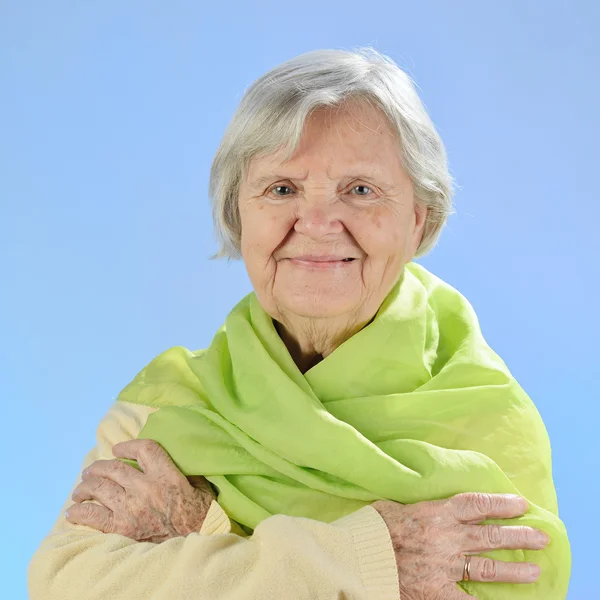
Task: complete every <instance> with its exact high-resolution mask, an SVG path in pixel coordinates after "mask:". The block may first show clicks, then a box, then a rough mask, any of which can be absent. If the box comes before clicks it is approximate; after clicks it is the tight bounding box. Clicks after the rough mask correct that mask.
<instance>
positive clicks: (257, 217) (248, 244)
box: [240, 207, 293, 259]
mask: <svg viewBox="0 0 600 600" xmlns="http://www.w3.org/2000/svg"><path fill="white" fill-rule="evenodd" d="M240 216H241V225H242V255H244V256H254V257H258V256H260V257H261V258H264V259H268V258H269V257H270V256H271V255H272V253H273V251H274V250H275V249H276V248H277V247H278V246H279V245H280V244H281V242H282V241H283V240H284V239H285V237H286V236H287V234H288V233H289V231H290V228H291V227H292V225H293V219H291V220H290V219H288V218H286V215H284V214H282V212H274V211H272V210H271V211H270V210H268V208H265V207H256V209H253V210H251V211H247V212H246V213H242V214H241V215H240Z"/></svg>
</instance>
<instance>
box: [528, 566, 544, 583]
mask: <svg viewBox="0 0 600 600" xmlns="http://www.w3.org/2000/svg"><path fill="white" fill-rule="evenodd" d="M541 572H542V570H541V569H540V567H539V566H538V565H529V578H530V579H531V583H533V582H534V581H537V580H538V577H539V576H540V573H541Z"/></svg>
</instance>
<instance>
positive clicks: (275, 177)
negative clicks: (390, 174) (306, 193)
mask: <svg viewBox="0 0 600 600" xmlns="http://www.w3.org/2000/svg"><path fill="white" fill-rule="evenodd" d="M282 179H288V180H290V181H294V180H296V181H304V180H305V179H306V177H291V176H290V175H283V174H281V175H279V174H277V173H272V174H268V175H263V176H262V177H258V178H257V179H252V180H251V181H250V182H249V183H248V186H249V187H250V189H251V190H257V189H259V188H262V187H263V186H264V185H266V184H267V183H269V182H273V181H280V180H282ZM342 179H375V180H377V181H379V180H381V179H382V175H381V174H380V173H377V172H373V173H349V174H347V175H344V176H343V177H342ZM379 185H380V187H382V188H385V187H392V186H391V184H389V183H379Z"/></svg>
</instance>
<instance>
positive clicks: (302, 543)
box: [28, 402, 400, 600]
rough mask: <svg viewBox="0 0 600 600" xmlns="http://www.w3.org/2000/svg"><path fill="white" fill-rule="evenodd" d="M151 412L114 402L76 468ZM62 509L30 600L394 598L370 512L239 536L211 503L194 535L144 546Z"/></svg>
mask: <svg viewBox="0 0 600 600" xmlns="http://www.w3.org/2000/svg"><path fill="white" fill-rule="evenodd" d="M154 410H156V409H154V408H151V407H145V406H141V405H137V404H129V403H126V402H116V403H115V404H114V405H113V406H112V407H111V408H110V410H109V412H108V414H107V415H106V416H105V417H104V418H103V419H102V421H101V423H100V426H99V427H98V432H97V440H98V443H97V445H96V446H95V447H94V448H93V449H92V451H91V452H90V453H89V454H88V455H87V456H86V458H85V460H84V463H83V465H82V468H81V470H83V469H84V468H86V467H87V466H88V465H90V464H91V463H92V462H94V461H96V460H99V459H112V458H114V457H113V455H112V447H113V445H114V444H116V443H117V442H120V441H125V440H129V439H135V438H136V437H137V435H138V433H139V431H140V430H141V429H142V427H143V425H144V423H145V421H146V419H147V417H148V415H149V414H150V413H151V412H153V411H154ZM79 481H80V479H79V478H78V480H77V483H76V485H77V484H78V483H79ZM72 503H73V502H72V501H71V499H70V496H69V500H67V502H66V503H65V505H64V507H63V510H62V511H61V514H60V516H59V518H58V519H57V521H56V523H55V524H54V527H53V528H52V530H51V531H50V533H49V534H48V535H47V536H46V537H45V538H44V539H43V540H42V542H41V544H40V546H39V548H38V549H37V551H36V552H35V554H34V555H33V557H32V559H31V561H30V563H29V567H28V586H29V598H30V600H79V599H80V598H86V600H108V599H110V600H142V599H143V600H167V599H168V600H192V599H193V600H205V599H207V600H208V599H210V600H232V599H235V600H258V599H265V600H266V599H269V600H270V599H272V598H289V599H290V600H303V599H307V600H308V599H310V600H318V599H321V598H322V599H324V600H334V599H338V598H344V599H345V600H375V599H377V600H399V598H400V592H399V586H398V572H397V566H396V560H395V554H394V550H393V547H392V542H391V538H390V535H389V532H388V529H387V526H386V524H385V521H383V519H382V518H381V516H380V515H379V513H378V512H377V511H376V510H375V509H374V508H373V507H372V506H370V505H369V506H365V507H363V508H361V509H360V510H358V511H356V512H354V513H351V514H350V515H347V516H345V517H343V518H342V519H339V520H337V521H334V522H333V523H329V524H327V523H322V522H320V521H316V520H312V519H305V518H302V517H289V516H286V515H274V516H272V517H269V518H267V519H265V520H264V521H262V522H261V523H260V524H259V525H258V526H257V527H256V529H255V530H254V532H253V534H252V536H249V537H248V536H246V534H245V533H244V532H243V530H242V529H241V528H240V527H239V526H238V525H237V524H236V523H235V522H234V521H231V520H230V519H229V517H228V516H227V514H226V513H225V512H224V511H223V510H222V508H221V507H220V506H219V504H218V503H217V502H216V501H215V502H213V503H212V504H211V507H210V509H209V512H208V514H207V517H206V519H205V521H204V524H203V525H202V528H201V530H200V532H198V533H192V534H190V535H188V536H186V537H179V538H173V539H170V540H167V541H166V542H163V543H161V544H152V543H149V542H136V541H135V540H132V539H130V538H127V537H124V536H121V535H117V534H105V533H102V532H99V531H96V530H94V529H92V528H89V527H86V526H83V525H72V524H70V523H68V522H67V520H66V519H65V517H64V512H65V510H66V509H67V508H68V507H69V506H71V504H72Z"/></svg>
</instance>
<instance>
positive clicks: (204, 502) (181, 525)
mask: <svg viewBox="0 0 600 600" xmlns="http://www.w3.org/2000/svg"><path fill="white" fill-rule="evenodd" d="M113 454H114V455H115V456H116V457H119V458H129V459H135V460H137V462H138V465H139V466H140V468H141V469H142V472H140V471H138V470H137V469H136V468H134V467H132V466H130V465H128V464H126V463H124V462H121V461H120V460H116V459H115V460H97V461H96V462H94V463H92V464H91V465H90V466H89V467H88V468H87V469H85V470H84V472H83V474H82V482H81V483H80V484H79V485H78V486H77V488H76V489H75V491H74V492H73V495H72V500H73V501H74V502H75V504H74V505H73V506H71V507H70V508H69V509H68V511H67V513H66V515H65V516H66V519H67V521H68V522H69V523H72V524H74V525H86V526H88V527H92V528H93V529H97V530H98V531H102V532H104V533H117V534H119V535H123V536H126V537H128V538H131V539H134V540H136V541H138V542H153V543H160V542H164V541H165V540H168V539H171V538H174V537H181V536H186V535H188V534H190V533H193V532H198V531H200V528H201V527H202V524H203V522H204V519H205V517H206V515H207V513H208V509H209V508H210V505H211V503H212V501H213V500H215V499H216V494H215V493H214V491H213V489H212V487H211V486H210V483H209V482H208V481H207V480H206V479H205V478H204V477H201V476H192V477H189V478H186V477H185V475H183V473H181V471H179V469H178V468H177V467H176V466H175V464H174V463H173V461H172V460H171V458H170V457H169V455H168V454H167V452H166V451H165V450H164V449H163V448H162V447H161V446H160V445H159V444H158V443H156V442H154V441H153V440H131V441H127V442H121V443H119V444H116V445H115V446H114V447H113ZM90 500H91V501H92V502H87V501H90Z"/></svg>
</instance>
